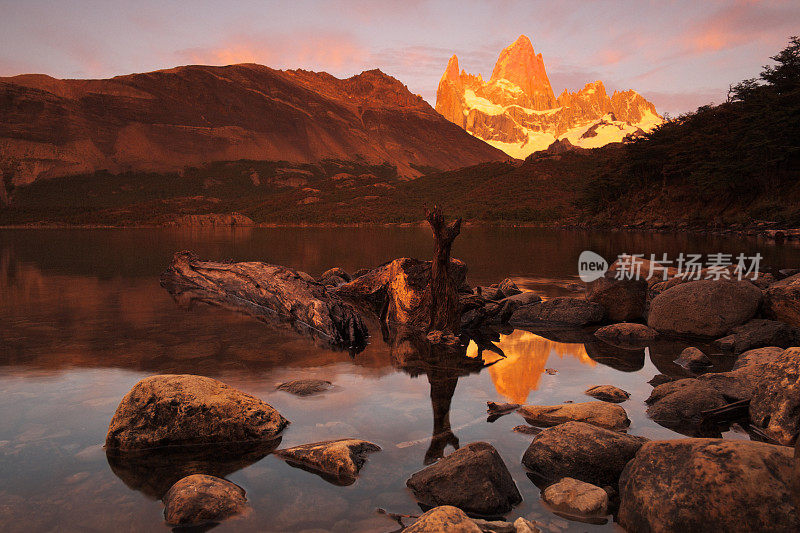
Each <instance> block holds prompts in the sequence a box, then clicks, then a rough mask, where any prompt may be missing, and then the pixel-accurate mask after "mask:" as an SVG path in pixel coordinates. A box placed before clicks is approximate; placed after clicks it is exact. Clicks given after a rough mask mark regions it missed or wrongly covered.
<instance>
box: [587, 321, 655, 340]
mask: <svg viewBox="0 0 800 533" xmlns="http://www.w3.org/2000/svg"><path fill="white" fill-rule="evenodd" d="M594 335H595V337H597V338H598V339H601V340H604V341H607V342H611V343H612V344H623V345H624V344H633V345H637V344H644V343H647V342H649V341H652V340H655V339H656V337H658V332H657V331H656V330H654V329H653V328H650V327H647V326H645V325H644V324H635V323H631V322H621V323H619V324H611V325H609V326H603V327H602V328H599V329H598V330H597V331H595V332H594Z"/></svg>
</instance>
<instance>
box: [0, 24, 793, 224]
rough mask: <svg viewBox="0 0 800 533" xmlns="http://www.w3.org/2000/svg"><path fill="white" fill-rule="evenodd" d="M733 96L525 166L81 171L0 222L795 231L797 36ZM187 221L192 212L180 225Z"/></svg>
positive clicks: (21, 199) (38, 186)
mask: <svg viewBox="0 0 800 533" xmlns="http://www.w3.org/2000/svg"><path fill="white" fill-rule="evenodd" d="M773 59H774V61H775V64H774V65H773V66H770V67H766V68H765V70H764V72H762V73H761V75H760V77H759V78H757V79H752V80H745V81H744V82H742V83H740V84H738V85H736V86H734V87H732V89H731V98H730V101H729V102H726V103H724V104H721V105H719V106H705V107H701V108H700V109H698V110H697V111H696V112H694V113H688V114H685V115H682V116H680V117H678V118H676V119H673V120H670V121H668V122H667V123H665V124H663V125H660V126H658V127H656V128H655V129H654V130H653V131H651V132H649V133H647V134H644V135H642V136H641V137H639V138H637V139H635V140H633V141H629V142H626V143H612V144H609V145H607V146H604V147H601V148H595V149H575V148H574V147H570V146H569V145H568V144H567V143H558V144H555V145H553V146H552V147H551V148H549V149H548V150H546V151H543V152H537V153H535V154H533V155H532V156H530V157H528V158H527V159H526V160H524V161H519V160H512V161H494V162H488V163H481V164H478V165H473V166H468V167H464V168H461V169H456V170H450V171H437V170H434V169H431V168H428V167H423V166H418V167H416V169H417V170H418V171H419V172H420V173H424V174H425V175H424V176H422V177H419V178H417V179H415V180H411V181H408V180H405V179H403V177H402V174H401V172H400V171H399V170H398V168H397V167H395V166H393V165H390V164H370V163H368V162H354V161H347V160H340V159H326V160H323V161H319V162H316V163H296V162H285V161H283V162H279V161H272V162H265V161H252V160H247V159H242V160H237V161H229V162H217V163H210V164H205V165H198V166H190V167H186V168H184V169H182V170H181V171H179V172H171V173H164V172H160V173H147V172H126V173H122V174H119V175H112V174H110V173H108V172H96V173H87V174H83V175H80V176H73V177H67V178H62V179H59V180H41V181H37V182H35V183H33V184H32V185H29V186H25V187H16V188H13V189H12V190H11V200H10V206H8V207H6V208H4V209H2V208H0V224H5V225H9V224H35V223H67V224H111V225H129V224H155V225H163V224H192V223H195V222H196V221H194V220H193V219H191V216H192V215H225V214H231V213H239V214H241V215H242V216H244V217H248V218H249V219H250V220H252V221H253V222H254V223H278V224H300V223H339V224H346V223H381V222H416V221H418V220H420V217H421V214H422V213H423V209H424V207H426V206H431V205H433V204H435V203H436V204H440V205H442V206H443V207H444V208H445V209H446V210H447V212H449V213H454V214H458V215H460V216H463V217H464V218H465V219H467V220H468V221H473V222H476V221H483V222H511V223H544V224H569V225H572V224H588V225H597V226H642V227H654V226H655V227H664V226H673V227H711V226H715V227H716V226H728V225H741V226H748V225H756V224H761V223H763V222H764V221H768V222H774V223H776V224H784V225H800V179H798V178H800V41H799V40H798V39H797V38H794V39H793V40H792V41H791V43H790V45H789V46H788V47H787V48H786V49H785V50H784V51H782V52H781V53H780V54H778V55H776V56H775V57H774V58H773ZM187 215H188V216H189V218H187Z"/></svg>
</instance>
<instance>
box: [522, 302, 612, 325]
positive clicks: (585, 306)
mask: <svg viewBox="0 0 800 533" xmlns="http://www.w3.org/2000/svg"><path fill="white" fill-rule="evenodd" d="M604 316H605V311H604V309H603V306H601V305H600V304H596V303H594V302H589V301H586V300H584V299H582V298H568V297H558V298H551V299H550V300H545V301H543V302H538V303H534V304H530V305H526V306H524V307H520V308H519V309H517V310H516V311H514V313H513V314H512V315H511V318H510V322H511V323H512V324H536V323H539V322H545V323H550V324H563V325H566V326H585V325H587V324H594V323H597V322H600V321H602V320H603V317H604Z"/></svg>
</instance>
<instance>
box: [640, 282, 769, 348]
mask: <svg viewBox="0 0 800 533" xmlns="http://www.w3.org/2000/svg"><path fill="white" fill-rule="evenodd" d="M760 302H761V290H760V289H759V288H758V287H756V286H755V285H753V284H752V283H750V282H749V281H725V280H720V281H714V280H700V281H690V282H688V283H681V284H680V285H676V286H674V287H672V288H670V289H667V290H666V291H664V292H662V293H661V294H659V295H658V296H656V297H655V298H653V301H652V302H651V303H650V312H649V314H648V317H647V325H648V326H650V327H651V328H653V329H656V330H658V331H660V332H667V333H677V334H682V335H697V336H704V337H719V336H721V335H724V334H725V333H727V332H728V331H729V330H730V329H731V328H733V327H735V326H738V325H740V324H744V323H745V322H747V321H748V320H750V319H751V318H753V316H754V315H755V314H756V311H758V307H759V304H760Z"/></svg>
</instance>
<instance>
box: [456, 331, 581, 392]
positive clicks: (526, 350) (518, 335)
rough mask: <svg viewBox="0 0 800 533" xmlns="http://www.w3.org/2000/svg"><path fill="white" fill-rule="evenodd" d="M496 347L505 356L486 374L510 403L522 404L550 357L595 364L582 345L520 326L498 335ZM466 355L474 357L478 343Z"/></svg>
mask: <svg viewBox="0 0 800 533" xmlns="http://www.w3.org/2000/svg"><path fill="white" fill-rule="evenodd" d="M498 346H499V347H500V348H501V349H502V351H503V353H504V354H505V357H503V358H500V359H497V361H496V363H495V364H494V365H492V367H491V368H490V369H489V375H490V376H491V377H492V383H494V386H495V389H496V390H497V393H498V394H501V395H502V396H504V397H506V398H507V399H508V400H510V401H511V402H512V403H520V404H524V403H525V402H526V401H527V399H528V395H529V394H530V393H531V391H535V390H536V389H537V388H539V380H540V379H541V377H542V374H544V371H545V368H546V366H547V361H548V360H549V359H550V357H551V356H557V357H559V358H561V359H563V358H565V357H571V358H574V359H576V360H577V361H578V362H580V363H581V364H584V365H588V366H590V367H591V366H594V365H595V364H596V363H595V362H594V361H593V360H592V359H591V358H589V356H588V355H587V354H586V349H585V347H584V345H583V344H568V343H560V342H555V341H552V340H550V339H547V338H545V337H542V336H541V335H537V334H535V333H532V332H530V331H525V330H522V329H519V330H515V331H514V332H512V333H510V334H508V335H501V337H500V340H499V341H498ZM467 355H470V356H472V357H475V356H477V346H476V345H474V344H471V345H470V350H469V351H468V353H467Z"/></svg>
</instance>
